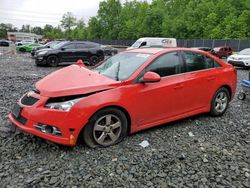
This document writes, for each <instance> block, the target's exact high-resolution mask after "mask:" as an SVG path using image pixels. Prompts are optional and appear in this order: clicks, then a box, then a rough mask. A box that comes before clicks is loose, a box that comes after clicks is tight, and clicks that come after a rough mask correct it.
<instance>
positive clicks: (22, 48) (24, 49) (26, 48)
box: [16, 43, 42, 52]
mask: <svg viewBox="0 0 250 188" xmlns="http://www.w3.org/2000/svg"><path fill="white" fill-rule="evenodd" d="M39 46H42V45H41V44H39V43H33V44H26V45H22V46H17V47H16V51H18V52H31V51H32V49H33V48H36V47H39Z"/></svg>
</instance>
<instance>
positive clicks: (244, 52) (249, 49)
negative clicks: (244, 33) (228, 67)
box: [239, 48, 250, 55]
mask: <svg viewBox="0 0 250 188" xmlns="http://www.w3.org/2000/svg"><path fill="white" fill-rule="evenodd" d="M239 55H250V48H247V49H244V50H241V51H240V52H239Z"/></svg>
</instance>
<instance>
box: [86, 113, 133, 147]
mask: <svg viewBox="0 0 250 188" xmlns="http://www.w3.org/2000/svg"><path fill="white" fill-rule="evenodd" d="M127 128H128V121H127V118H126V115H125V114H124V113H123V112H122V111H121V110H119V109H117V108H106V109H103V110H100V111H98V112H97V113H95V115H93V116H92V117H91V118H90V120H89V122H88V124H87V125H86V126H85V127H84V131H83V139H84V142H85V144H86V145H88V146H89V147H92V148H94V147H97V146H101V147H108V146H111V145H114V144H116V143H118V142H120V141H121V140H122V139H123V138H124V137H125V136H126V135H127Z"/></svg>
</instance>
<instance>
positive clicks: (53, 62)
mask: <svg viewBox="0 0 250 188" xmlns="http://www.w3.org/2000/svg"><path fill="white" fill-rule="evenodd" d="M47 65H49V66H50V67H56V66H57V65H58V58H57V56H55V55H51V56H49V57H48V58H47Z"/></svg>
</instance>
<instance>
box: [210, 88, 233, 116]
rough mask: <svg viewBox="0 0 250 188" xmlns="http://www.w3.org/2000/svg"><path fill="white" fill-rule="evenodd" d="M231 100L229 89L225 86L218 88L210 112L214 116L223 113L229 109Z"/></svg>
mask: <svg viewBox="0 0 250 188" xmlns="http://www.w3.org/2000/svg"><path fill="white" fill-rule="evenodd" d="M229 101H230V94H229V92H228V90H227V89H226V88H224V87H222V88H220V89H218V90H217V92H216V93H215V94H214V97H213V101H212V104H211V109H210V114H211V115H212V116H221V115H223V114H224V113H225V112H226V110H227V107H228V104H229Z"/></svg>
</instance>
